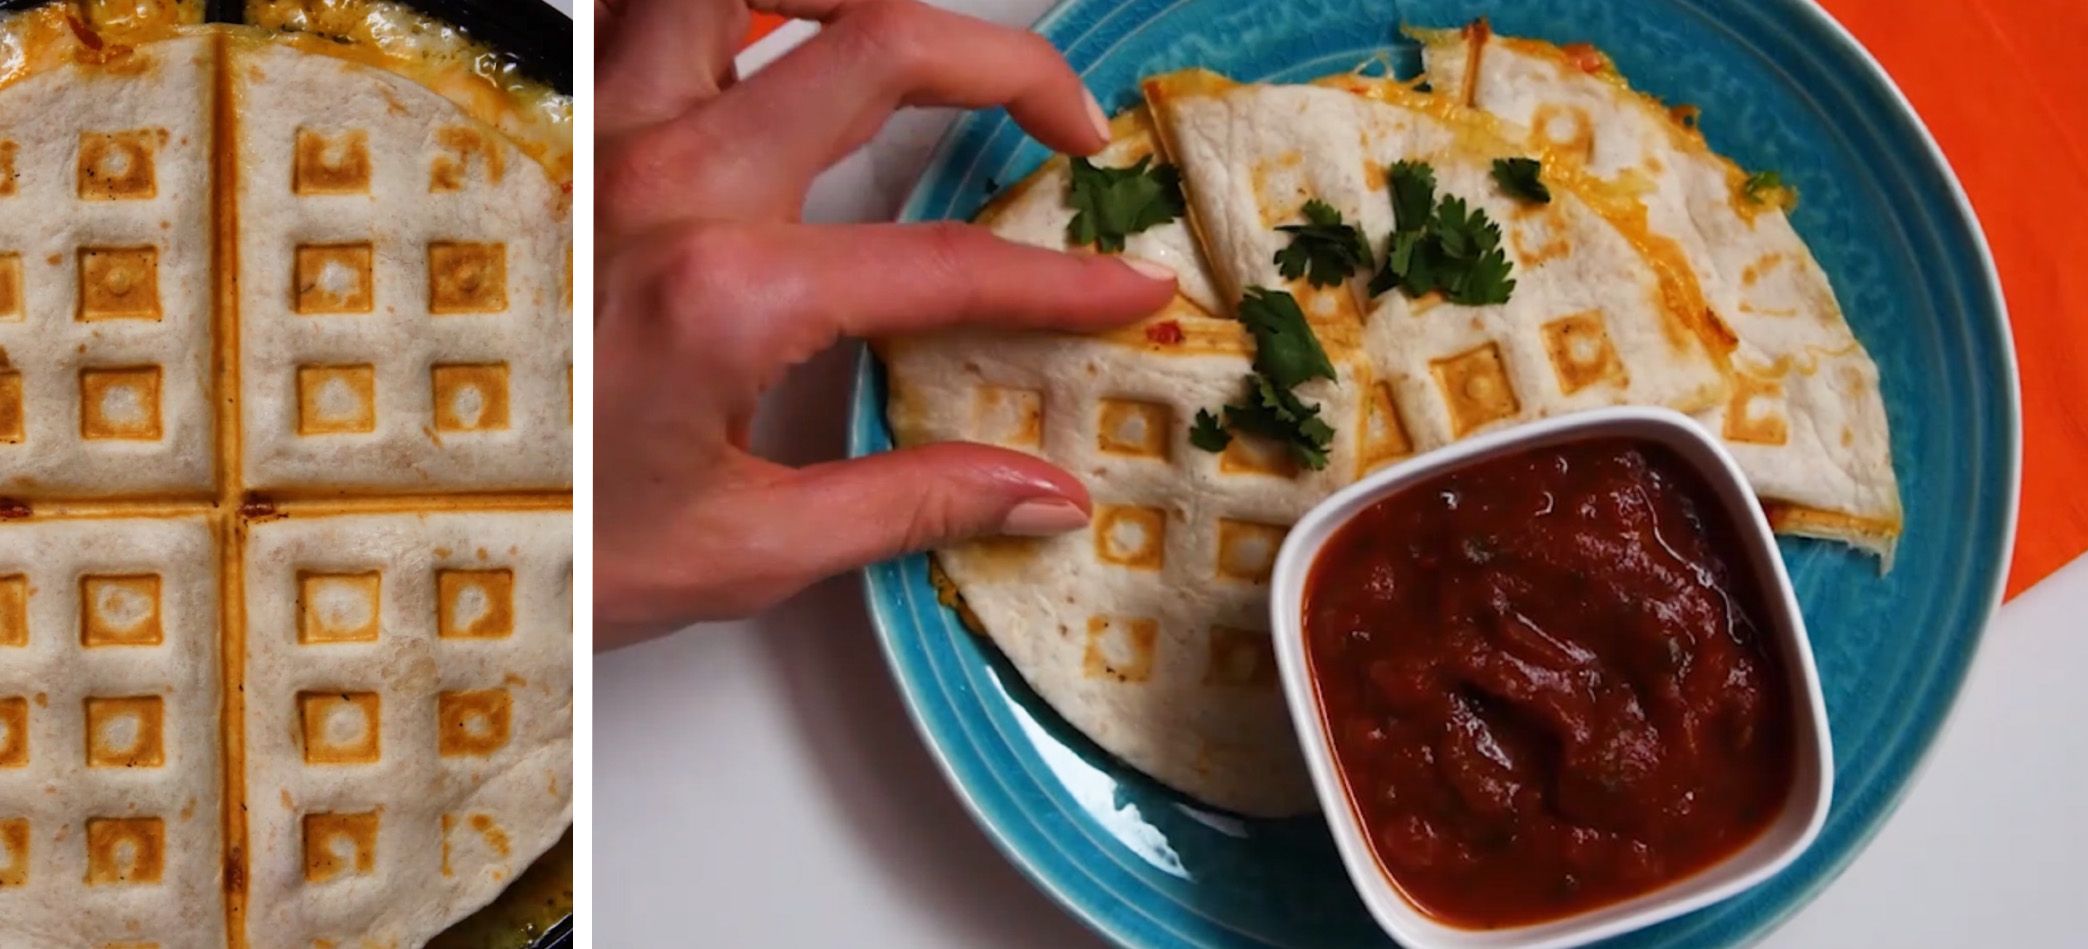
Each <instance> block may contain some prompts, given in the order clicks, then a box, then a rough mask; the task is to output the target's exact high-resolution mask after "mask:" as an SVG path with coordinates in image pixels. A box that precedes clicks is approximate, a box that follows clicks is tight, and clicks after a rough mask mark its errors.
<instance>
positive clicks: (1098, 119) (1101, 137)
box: [1080, 84, 1110, 151]
mask: <svg viewBox="0 0 2088 949" xmlns="http://www.w3.org/2000/svg"><path fill="white" fill-rule="evenodd" d="M1080 96H1081V98H1082V100H1084V101H1085V102H1086V104H1087V114H1088V123H1089V124H1090V126H1092V127H1093V129H1094V132H1095V148H1094V151H1101V150H1102V149H1104V148H1106V147H1108V146H1109V137H1110V136H1109V115H1108V114H1107V113H1104V112H1103V111H1102V103H1101V102H1100V101H1098V100H1097V99H1096V98H1095V92H1094V90H1092V89H1089V88H1088V87H1087V86H1086V84H1082V85H1081V87H1080Z"/></svg>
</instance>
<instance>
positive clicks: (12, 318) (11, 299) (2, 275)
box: [0, 252, 28, 323]
mask: <svg viewBox="0 0 2088 949" xmlns="http://www.w3.org/2000/svg"><path fill="white" fill-rule="evenodd" d="M22 296H23V290H22V255H21V254H17V253H12V252H10V253H5V254H0V323H15V322H20V321H21V319H22V317H23V314H24V311H25V310H26V309H27V308H28V305H27V304H25V303H23V302H22Z"/></svg>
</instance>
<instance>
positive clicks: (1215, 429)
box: [1189, 409, 1232, 452]
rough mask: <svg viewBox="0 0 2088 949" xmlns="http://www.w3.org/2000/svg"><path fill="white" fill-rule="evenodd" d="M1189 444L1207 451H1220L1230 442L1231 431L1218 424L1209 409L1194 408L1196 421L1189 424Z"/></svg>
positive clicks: (1216, 417) (1216, 418)
mask: <svg viewBox="0 0 2088 949" xmlns="http://www.w3.org/2000/svg"><path fill="white" fill-rule="evenodd" d="M1189 444H1191V445H1195V446H1196V447H1198V448H1201V449H1203V450H1205V451H1208V452H1221V451H1224V450H1225V446H1227V445H1230V444H1232V433H1231V432H1228V431H1226V430H1225V426H1224V425H1221V424H1219V422H1218V416H1216V415H1212V414H1211V410H1210V409H1197V410H1196V423H1195V424H1193V425H1191V426H1189Z"/></svg>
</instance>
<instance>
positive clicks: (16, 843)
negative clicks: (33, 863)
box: [0, 817, 29, 886]
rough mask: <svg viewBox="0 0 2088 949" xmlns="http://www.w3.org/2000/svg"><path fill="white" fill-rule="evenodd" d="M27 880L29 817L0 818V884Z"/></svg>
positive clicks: (22, 882)
mask: <svg viewBox="0 0 2088 949" xmlns="http://www.w3.org/2000/svg"><path fill="white" fill-rule="evenodd" d="M28 882H29V819H28V818H26V817H8V818H0V886H22V885H24V884H26V883H28Z"/></svg>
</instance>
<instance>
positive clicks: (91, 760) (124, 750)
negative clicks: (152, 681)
mask: <svg viewBox="0 0 2088 949" xmlns="http://www.w3.org/2000/svg"><path fill="white" fill-rule="evenodd" d="M163 711H164V703H163V702H162V701H161V699H160V697H159V696H157V695H138V696H131V697H127V698H90V699H88V700H87V765H88V766H89V767H93V768H157V767H160V766H162V765H164V764H166V763H167V746H166V742H165V741H164V740H163V739H162V738H161V728H160V726H161V715H162V713H163Z"/></svg>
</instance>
